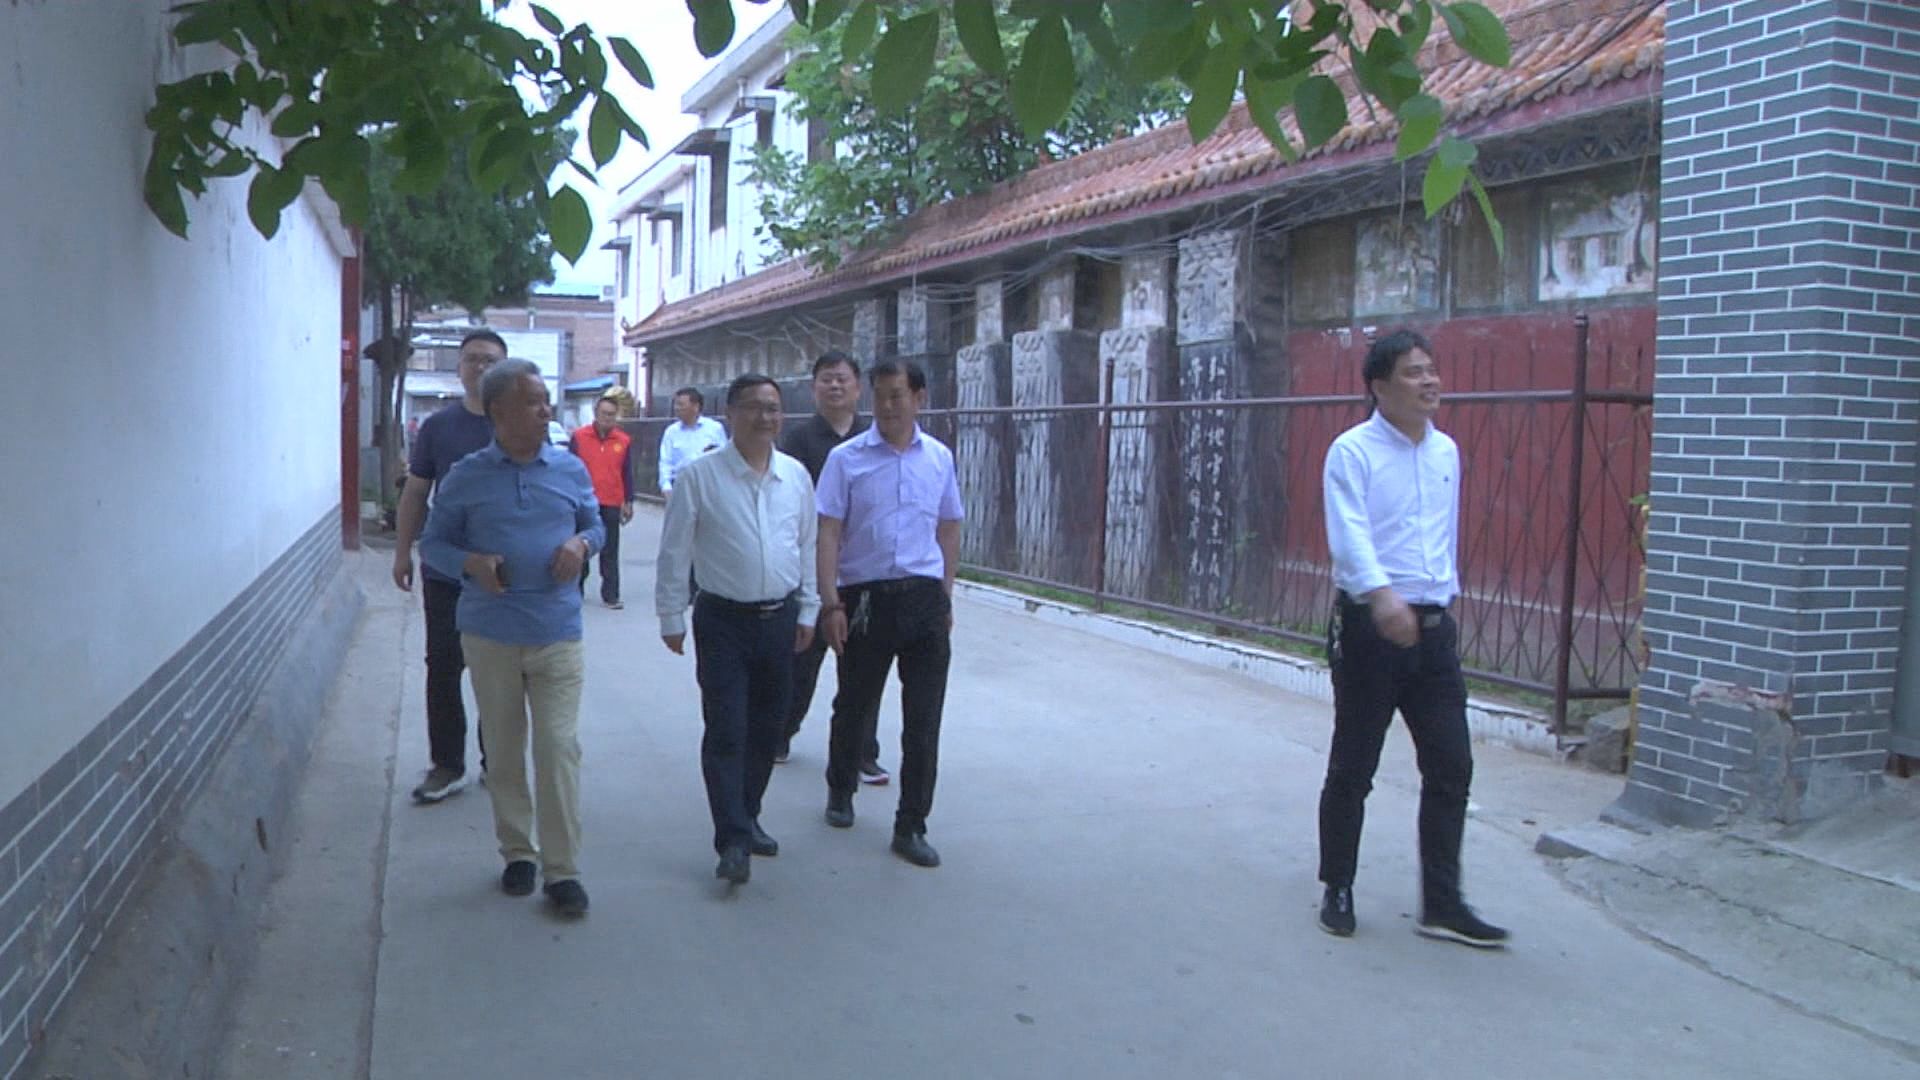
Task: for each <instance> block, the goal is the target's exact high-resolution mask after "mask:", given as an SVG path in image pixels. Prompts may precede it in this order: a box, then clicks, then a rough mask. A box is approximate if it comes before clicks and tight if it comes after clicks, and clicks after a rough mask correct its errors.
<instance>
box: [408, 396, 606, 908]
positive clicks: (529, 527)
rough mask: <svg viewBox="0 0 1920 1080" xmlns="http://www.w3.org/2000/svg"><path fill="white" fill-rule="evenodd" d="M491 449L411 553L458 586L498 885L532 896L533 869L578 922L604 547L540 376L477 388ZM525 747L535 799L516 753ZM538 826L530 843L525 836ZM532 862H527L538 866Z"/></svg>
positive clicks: (466, 465)
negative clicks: (583, 617) (583, 691)
mask: <svg viewBox="0 0 1920 1080" xmlns="http://www.w3.org/2000/svg"><path fill="white" fill-rule="evenodd" d="M480 396H481V403H482V406H483V407H484V408H485V409H486V412H487V416H488V417H489V418H490V419H492V421H493V431H494V441H493V443H492V445H490V446H488V447H487V448H486V449H484V450H479V451H476V452H475V453H473V454H471V455H469V456H468V457H466V458H464V459H462V460H461V461H460V463H459V464H457V465H455V466H454V468H453V471H452V472H450V473H448V474H447V478H446V480H445V481H444V482H443V483H442V484H441V485H440V494H439V497H438V498H436V499H435V500H434V503H433V510H432V512H431V513H430V514H429V515H428V517H427V530H426V534H425V535H424V536H423V537H422V539H421V541H420V556H421V558H422V559H424V560H426V563H427V565H428V566H431V567H432V568H433V569H435V570H437V571H439V572H440V573H442V574H445V575H447V576H448V577H452V578H457V579H459V580H461V581H462V582H463V587H462V588H461V590H460V606H459V609H458V611H457V613H456V619H457V621H458V624H459V628H460V644H461V648H462V650H463V651H464V652H465V654H466V660H467V667H468V670H469V671H470V672H471V673H472V678H473V693H474V698H475V699H476V700H477V701H478V702H479V705H480V727H481V730H482V731H484V732H485V733H486V740H487V742H488V743H489V744H490V745H492V747H493V756H492V758H491V760H490V762H489V765H490V768H489V769H488V773H487V790H488V791H489V792H490V793H491V794H492V796H493V824H494V834H495V836H496V837H497V838H498V839H499V841H500V854H501V856H502V857H503V858H505V859H506V861H507V866H506V870H505V871H504V872H503V873H502V874H501V875H500V887H501V888H502V889H504V890H505V891H506V892H507V893H508V894H509V895H512V896H525V895H528V894H529V893H531V892H533V884H534V875H535V873H536V871H538V872H542V873H544V875H545V877H546V893H547V898H548V899H549V900H551V901H552V902H553V905H554V907H555V908H556V909H557V910H558V911H559V912H560V913H561V914H563V915H584V914H585V913H586V910H587V891H586V889H585V888H584V887H583V886H582V885H581V884H580V880H579V877H580V869H579V865H578V863H577V862H576V859H577V857H578V854H579V848H580V740H579V738H578V731H579V716H580V686H581V682H582V678H583V664H582V657H581V648H580V631H581V627H580V590H579V588H578V582H579V579H580V571H581V569H582V568H584V567H585V566H586V562H587V559H588V558H590V557H591V556H592V555H593V553H594V552H595V551H597V550H599V548H600V546H601V544H603V543H604V542H605V537H606V532H605V529H604V527H603V526H602V525H601V522H600V504H599V502H598V500H596V499H595V497H594V494H593V483H592V481H591V480H589V479H588V477H587V468H586V466H585V465H583V464H581V463H580V459H579V458H577V457H575V456H573V455H572V454H570V453H568V452H567V451H566V450H565V449H564V448H562V447H558V446H553V445H551V444H549V443H548V442H547V422H548V421H549V420H551V419H552V418H553V410H552V407H551V406H550V405H549V403H548V400H547V387H546V383H545V382H543V381H542V380H541V378H540V369H539V368H537V367H535V366H534V365H533V364H531V363H529V362H527V361H525V360H506V361H502V362H501V363H499V364H496V365H494V366H493V368H492V369H491V370H489V371H488V372H487V374H486V376H485V377H484V378H483V379H482V380H481V382H480ZM529 734H531V735H532V741H533V771H534V784H533V792H534V793H533V794H530V793H529V791H528V787H527V774H526V750H527V741H528V735H529ZM536 818H537V819H538V821H539V836H540V839H539V845H538V847H536V846H535V844H534V841H533V827H534V821H535V820H536ZM536 859H537V860H539V864H538V865H537V866H536V863H535V860H536Z"/></svg>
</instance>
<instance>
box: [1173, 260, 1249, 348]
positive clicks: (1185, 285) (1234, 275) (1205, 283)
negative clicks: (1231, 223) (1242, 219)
mask: <svg viewBox="0 0 1920 1080" xmlns="http://www.w3.org/2000/svg"><path fill="white" fill-rule="evenodd" d="M1245 246H1246V238H1245V236H1244V235H1243V234H1241V233H1238V232H1212V233H1202V234H1200V235H1199V236H1192V237H1188V238H1187V239H1185V240H1182V241H1180V269H1179V274H1178V281H1179V296H1180V308H1179V312H1178V322H1179V328H1180V339H1179V340H1180V344H1181V345H1193V344H1198V343H1199V342H1203V341H1230V340H1232V339H1233V336H1234V324H1235V323H1237V322H1242V321H1244V311H1245V307H1246V305H1245V302H1244V296H1245V293H1246V282H1245V280H1244V279H1245V277H1246V274H1245V273H1244V271H1243V269H1242V263H1243V256H1244V254H1245Z"/></svg>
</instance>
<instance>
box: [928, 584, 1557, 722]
mask: <svg viewBox="0 0 1920 1080" xmlns="http://www.w3.org/2000/svg"><path fill="white" fill-rule="evenodd" d="M956 588H958V589H959V590H960V591H961V592H962V593H963V594H964V595H965V596H966V598H967V599H969V600H972V601H975V602H976V603H982V604H989V605H992V606H994V607H997V608H1001V609H1003V610H1006V611H1024V612H1025V613H1026V614H1028V615H1030V616H1032V617H1033V618H1036V619H1039V620H1040V621H1041V622H1044V623H1047V624H1048V625H1050V626H1066V627H1071V628H1073V629H1075V630H1080V631H1083V632H1085V633H1089V634H1094V635H1097V636H1099V637H1102V638H1105V639H1107V640H1108V641H1114V642H1119V643H1121V644H1124V645H1132V646H1134V647H1136V648H1141V649H1146V650H1148V651H1150V652H1154V653H1158V654H1159V655H1161V656H1171V657H1175V658H1177V659H1181V660H1189V661H1192V662H1193V663H1196V664H1202V665H1205V666H1207V667H1212V668H1218V669H1220V670H1222V671H1234V672H1239V673H1240V674H1242V675H1246V676H1248V677H1250V678H1252V679H1255V680H1257V681H1259V682H1263V683H1266V684H1267V685H1269V686H1274V687H1278V688H1280V689H1282V690H1285V691H1287V692H1288V693H1292V694H1299V695H1300V696H1301V697H1305V698H1311V699H1313V700H1315V701H1320V702H1324V703H1327V704H1332V703H1333V682H1332V680H1331V679H1330V678H1329V676H1328V673H1327V666H1326V665H1325V664H1323V663H1321V662H1320V661H1318V660H1308V659H1306V658H1304V657H1299V656H1290V655H1288V654H1286V653H1283V652H1276V651H1274V650H1272V649H1263V648H1261V647H1260V646H1258V645H1249V644H1247V643H1245V642H1240V641H1230V640H1227V639H1225V638H1217V637H1211V636H1209V635H1206V634H1198V633H1194V632H1192V631H1188V630H1178V629H1175V628H1173V627H1170V626H1161V625H1158V624H1156V623H1150V622H1142V621H1140V620H1138V619H1128V618H1123V617H1121V616H1118V615H1106V614H1102V613H1099V612H1095V611H1091V610H1089V609H1087V608H1083V607H1077V606H1075V605H1072V604H1065V603H1061V602H1060V601H1057V600H1047V599H1043V598H1041V597H1037V596H1029V595H1027V594H1026V593H1022V592H1016V591H1014V590H1012V589H1003V588H1000V587H998V586H994V585H983V584H980V583H979V582H973V581H960V582H958V583H956ZM1467 728H1468V730H1469V731H1471V732H1472V733H1473V737H1474V738H1475V739H1476V740H1479V741H1482V742H1497V743H1502V744H1504V745H1507V746H1511V747H1514V748H1515V749H1519V750H1526V751H1528V752H1530V753H1535V754H1541V755H1543V756H1547V757H1558V756H1560V747H1559V743H1558V740H1556V739H1555V738H1554V736H1553V732H1552V730H1550V728H1549V726H1548V723H1547V718H1546V717H1545V716H1542V715H1541V714H1539V713H1537V712H1534V711H1533V710H1531V709H1521V708H1516V707H1514V706H1511V705H1503V704H1499V703H1497V702H1489V701H1483V700H1480V699H1477V698H1469V699H1468V701H1467Z"/></svg>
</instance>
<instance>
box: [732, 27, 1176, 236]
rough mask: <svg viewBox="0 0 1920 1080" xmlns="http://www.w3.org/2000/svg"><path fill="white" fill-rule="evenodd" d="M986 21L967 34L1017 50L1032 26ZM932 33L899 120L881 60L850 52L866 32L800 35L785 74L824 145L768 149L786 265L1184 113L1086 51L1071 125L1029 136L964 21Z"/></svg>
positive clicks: (800, 111)
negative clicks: (881, 81) (970, 45)
mask: <svg viewBox="0 0 1920 1080" xmlns="http://www.w3.org/2000/svg"><path fill="white" fill-rule="evenodd" d="M1000 7H1001V8H1002V9H1004V7H1005V5H1004V4H1002V5H1000ZM969 10H970V9H969ZM988 14H989V16H990V17H991V18H992V19H993V20H994V23H993V25H992V26H989V27H970V28H968V30H967V32H968V33H969V34H970V35H975V34H979V33H981V32H983V31H986V32H991V33H992V34H993V35H994V36H995V37H996V38H997V40H999V41H1001V42H1005V43H1007V44H1008V45H1010V46H1012V47H1015V48H1017V47H1019V45H1020V44H1021V43H1022V42H1023V41H1024V36H1025V34H1026V33H1027V31H1028V27H1027V26H1026V25H1025V24H1022V23H1020V22H1019V21H1018V20H1015V19H1012V18H1010V17H1008V16H1007V15H1005V14H1004V11H1003V10H1002V11H990V12H989V13H988ZM925 17H926V16H922V18H925ZM923 25H926V26H931V27H932V28H933V30H934V36H933V37H932V38H930V39H928V40H927V41H924V42H922V41H915V42H913V43H912V47H913V48H915V49H919V50H921V51H922V52H923V53H926V55H924V56H923V57H916V58H915V62H916V63H919V62H920V61H922V60H924V62H925V66H926V67H927V76H926V79H925V81H924V82H921V83H920V84H919V86H918V88H917V90H916V91H915V92H914V93H912V94H911V95H910V96H909V98H908V100H907V103H906V104H905V105H904V106H897V107H892V108H886V107H882V105H881V103H880V102H881V100H882V98H881V94H880V93H879V87H878V86H876V84H875V81H874V69H875V66H876V63H877V54H878V53H879V50H877V49H872V48H863V49H861V50H860V51H849V49H848V42H849V39H850V38H853V37H854V36H855V34H856V33H857V32H858V30H859V27H858V25H856V23H855V22H853V21H842V22H836V23H834V24H832V25H831V26H828V27H826V28H825V29H822V30H811V31H809V30H806V29H805V28H800V29H796V31H795V37H796V41H795V45H796V47H798V48H799V49H801V50H804V51H803V52H802V53H801V55H800V57H799V58H798V59H796V60H795V61H794V62H793V64H792V65H791V66H790V67H788V69H787V73H786V88H787V89H788V90H789V91H791V92H792V93H793V94H794V95H795V98H796V101H795V105H794V108H793V111H794V113H795V115H796V116H798V117H800V118H801V119H804V120H806V121H807V122H808V128H809V132H810V135H811V136H812V137H811V138H810V142H813V143H814V145H813V146H811V147H810V148H809V156H808V157H802V156H801V155H797V154H793V153H789V152H787V151H784V150H782V149H780V148H779V147H777V146H762V147H759V148H758V149H757V150H756V152H755V157H754V160H753V175H754V178H755V180H756V181H758V182H759V183H760V184H762V191H763V192H765V194H764V195H763V196H762V198H761V203H760V211H761V218H762V220H763V221H765V222H766V223H767V224H766V229H767V233H768V235H769V236H770V237H771V238H772V239H773V241H774V243H775V244H776V245H777V246H778V247H779V249H780V250H781V251H782V252H783V253H784V254H788V255H795V254H805V255H807V256H808V257H809V258H810V259H811V260H813V261H814V262H816V263H819V264H822V265H827V266H831V265H834V264H836V263H837V262H838V261H839V260H840V258H841V257H842V255H843V254H844V253H845V252H847V251H849V250H850V249H852V248H855V247H858V246H862V245H865V244H871V243H875V242H879V241H883V240H884V239H885V238H886V237H887V236H888V234H889V227H890V226H892V225H894V224H895V223H897V222H898V221H899V220H900V219H902V218H904V217H905V216H907V215H909V214H911V213H913V212H914V211H916V210H919V209H920V208H921V207H924V206H931V205H934V204H937V203H940V202H944V201H946V200H947V199H951V198H955V197H957V196H961V195H967V194H971V193H973V192H976V191H980V190H982V189H984V188H987V187H989V186H991V185H993V184H994V183H996V182H998V181H1000V180H1005V179H1007V178H1009V177H1012V176H1017V175H1019V174H1020V173H1023V172H1025V171H1027V170H1028V169H1031V168H1033V167H1034V166H1035V165H1038V164H1039V163H1040V162H1041V161H1042V160H1044V159H1045V158H1046V157H1055V158H1059V157H1067V156H1070V155H1073V154H1078V153H1080V152H1082V151H1085V150H1091V149H1093V148H1094V147H1096V146H1102V145H1104V144H1106V143H1108V142H1111V141H1112V140H1114V139H1115V138H1119V137H1122V136H1126V135H1130V134H1134V133H1136V132H1139V131H1142V130H1144V129H1146V128H1148V127H1156V126H1159V125H1160V124H1164V123H1167V122H1168V121H1171V120H1172V119H1174V118H1175V117H1178V116H1179V115H1180V114H1181V111H1182V110H1183V109H1184V107H1185V105H1186V94H1185V92H1184V91H1183V90H1182V89H1181V87H1180V85H1179V84H1178V83H1177V82H1175V81H1174V80H1173V79H1171V78H1166V79H1160V80H1157V81H1155V82H1151V83H1146V84H1142V83H1139V82H1136V81H1135V80H1133V79H1132V78H1131V77H1130V76H1129V75H1128V74H1127V73H1126V72H1125V71H1123V70H1120V69H1115V68H1108V67H1103V66H1101V65H1099V64H1098V63H1097V62H1096V60H1097V58H1096V56H1095V54H1094V52H1093V50H1092V48H1091V47H1090V46H1088V45H1087V44H1086V43H1085V42H1084V41H1080V42H1076V43H1075V44H1074V45H1073V46H1072V51H1073V60H1074V65H1075V66H1076V67H1077V68H1080V69H1083V70H1085V71H1086V75H1085V77H1083V78H1082V79H1081V80H1080V81H1079V85H1078V86H1076V87H1075V92H1074V95H1073V99H1072V101H1071V103H1070V105H1069V107H1068V109H1067V111H1066V113H1065V114H1064V115H1063V116H1061V117H1060V119H1059V120H1057V121H1056V122H1055V123H1054V124H1053V125H1052V126H1050V127H1049V128H1048V129H1047V130H1045V131H1042V132H1041V133H1040V134H1039V135H1038V136H1037V137H1033V136H1029V135H1028V134H1027V132H1026V129H1025V128H1024V127H1023V125H1022V124H1021V121H1020V118H1019V117H1018V116H1017V115H1016V114H1015V111H1014V107H1013V102H1012V100H1011V98H1010V97H1009V94H1008V85H1007V78H1006V76H1005V74H1004V71H1003V72H1002V73H1000V74H994V73H991V72H986V71H982V70H981V69H980V67H979V66H978V65H976V64H975V63H974V62H973V60H972V59H971V57H970V56H969V54H968V53H967V52H966V51H965V49H964V48H963V46H962V45H961V40H960V36H959V33H958V29H959V27H958V26H957V25H956V23H955V22H947V21H940V20H938V18H937V15H936V16H935V17H934V21H932V22H929V23H925V24H923ZM854 43H855V44H859V42H858V40H855V42H854ZM928 46H931V49H930V52H929V51H928V49H927V47H928ZM894 92H896V93H898V92H901V88H899V87H895V88H894ZM888 104H889V105H892V104H893V103H892V102H889V103H888ZM836 148H837V153H836Z"/></svg>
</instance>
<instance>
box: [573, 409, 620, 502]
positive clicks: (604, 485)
mask: <svg viewBox="0 0 1920 1080" xmlns="http://www.w3.org/2000/svg"><path fill="white" fill-rule="evenodd" d="M631 445H633V439H632V437H631V436H629V435H628V434H627V433H626V432H624V431H622V430H620V429H619V428H614V429H613V430H612V431H611V432H609V433H608V434H607V437H606V438H605V439H602V438H601V437H600V433H599V432H597V431H595V430H594V427H593V425H592V424H588V425H587V426H585V427H583V428H581V429H580V430H578V431H576V432H574V433H573V452H574V453H576V454H578V455H580V460H581V461H584V462H586V463H587V475H588V476H591V477H593V497H594V498H595V499H597V500H599V502H600V505H601V506H620V505H623V504H625V503H626V501H627V448H628V447H630V446H631Z"/></svg>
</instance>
